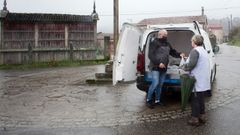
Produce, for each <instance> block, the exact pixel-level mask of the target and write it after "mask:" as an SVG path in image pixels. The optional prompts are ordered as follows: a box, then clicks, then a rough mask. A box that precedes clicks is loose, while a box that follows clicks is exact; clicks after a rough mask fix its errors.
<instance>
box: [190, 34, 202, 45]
mask: <svg viewBox="0 0 240 135" xmlns="http://www.w3.org/2000/svg"><path fill="white" fill-rule="evenodd" d="M203 40H204V39H203V37H202V36H201V35H194V36H193V37H192V41H193V42H194V43H195V44H196V45H197V46H202V45H203Z"/></svg>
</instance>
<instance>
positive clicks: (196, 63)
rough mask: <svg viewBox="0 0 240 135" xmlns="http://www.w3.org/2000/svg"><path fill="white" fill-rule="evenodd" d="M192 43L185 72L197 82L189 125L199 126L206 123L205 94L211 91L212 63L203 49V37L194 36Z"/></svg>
mask: <svg viewBox="0 0 240 135" xmlns="http://www.w3.org/2000/svg"><path fill="white" fill-rule="evenodd" d="M191 41H192V47H193V49H192V50H191V52H190V54H189V57H188V63H187V64H185V65H184V70H186V71H190V75H191V76H194V77H195V78H196V82H195V85H194V89H193V91H192V94H191V110H192V114H191V119H190V120H189V121H188V124H190V125H193V126H198V125H199V124H200V123H205V122H206V116H205V103H204V92H205V91H207V90H209V89H210V71H209V69H210V68H209V66H210V62H209V59H208V56H207V55H208V54H207V51H206V50H205V49H204V47H203V37H202V36H201V35H194V36H193V37H192V40H191Z"/></svg>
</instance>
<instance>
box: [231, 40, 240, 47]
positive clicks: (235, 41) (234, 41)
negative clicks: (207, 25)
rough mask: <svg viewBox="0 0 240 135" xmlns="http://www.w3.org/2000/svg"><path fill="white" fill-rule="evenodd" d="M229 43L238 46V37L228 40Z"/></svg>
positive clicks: (239, 44) (239, 43)
mask: <svg viewBox="0 0 240 135" xmlns="http://www.w3.org/2000/svg"><path fill="white" fill-rule="evenodd" d="M229 44H230V45H233V46H239V47H240V39H234V40H231V41H230V42H229Z"/></svg>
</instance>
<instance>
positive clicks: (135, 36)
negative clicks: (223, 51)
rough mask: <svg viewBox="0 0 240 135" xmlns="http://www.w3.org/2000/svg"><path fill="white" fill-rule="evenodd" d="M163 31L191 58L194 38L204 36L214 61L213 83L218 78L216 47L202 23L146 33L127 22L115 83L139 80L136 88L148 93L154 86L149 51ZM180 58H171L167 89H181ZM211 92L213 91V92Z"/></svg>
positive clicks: (149, 29) (115, 67)
mask: <svg viewBox="0 0 240 135" xmlns="http://www.w3.org/2000/svg"><path fill="white" fill-rule="evenodd" d="M160 29H166V30H167V31H168V41H169V42H170V43H171V45H172V47H173V48H174V49H176V50H177V51H178V52H183V53H185V54H186V56H188V55H189V53H190V51H191V49H192V46H191V38H192V36H193V35H195V34H201V35H202V36H203V38H204V48H205V49H206V51H207V52H208V58H209V60H210V65H211V66H210V67H211V68H210V69H209V70H210V71H211V79H210V80H211V83H213V81H214V79H215V76H216V63H215V55H214V52H213V51H214V49H213V48H212V45H211V42H210V40H209V36H208V34H207V33H206V32H205V31H204V30H203V28H202V27H201V26H200V25H199V23H198V22H195V21H194V22H193V23H183V24H166V25H152V26H148V27H147V28H146V29H145V30H142V29H141V28H139V27H137V26H135V25H132V24H129V23H125V24H124V25H123V27H122V30H121V33H120V37H119V41H118V44H117V49H116V55H115V58H114V62H113V84H114V85H115V84H116V83H118V82H129V81H136V86H137V88H138V89H140V90H142V91H147V90H148V87H149V84H150V83H151V75H150V74H149V73H150V70H149V67H148V65H149V63H150V60H149V58H148V49H149V44H150V42H151V40H153V39H154V38H155V37H157V33H158V31H159V30H160ZM179 64H180V58H173V57H170V58H169V65H168V69H167V76H166V79H165V82H164V89H169V88H175V87H180V74H181V69H180V68H179ZM210 92H211V91H210Z"/></svg>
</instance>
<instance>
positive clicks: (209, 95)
mask: <svg viewBox="0 0 240 135" xmlns="http://www.w3.org/2000/svg"><path fill="white" fill-rule="evenodd" d="M216 73H217V66H216V64H215V65H214V70H213V71H211V76H210V87H211V88H210V90H208V91H206V96H208V97H211V96H212V91H213V83H214V81H215V78H216Z"/></svg>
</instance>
